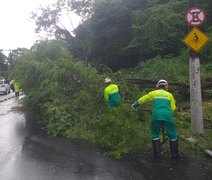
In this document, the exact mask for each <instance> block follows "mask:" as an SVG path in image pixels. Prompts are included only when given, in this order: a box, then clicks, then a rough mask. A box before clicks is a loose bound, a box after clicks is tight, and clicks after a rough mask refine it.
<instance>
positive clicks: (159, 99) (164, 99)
mask: <svg viewBox="0 0 212 180" xmlns="http://www.w3.org/2000/svg"><path fill="white" fill-rule="evenodd" d="M147 101H152V102H153V111H152V120H153V121H154V120H163V121H171V122H173V114H172V111H174V110H175V109H176V105H175V100H174V97H173V95H172V94H171V93H169V92H167V91H165V90H163V89H159V90H154V91H151V92H149V93H148V94H146V95H144V96H143V97H141V98H140V99H138V102H139V103H140V104H142V103H145V102H147Z"/></svg>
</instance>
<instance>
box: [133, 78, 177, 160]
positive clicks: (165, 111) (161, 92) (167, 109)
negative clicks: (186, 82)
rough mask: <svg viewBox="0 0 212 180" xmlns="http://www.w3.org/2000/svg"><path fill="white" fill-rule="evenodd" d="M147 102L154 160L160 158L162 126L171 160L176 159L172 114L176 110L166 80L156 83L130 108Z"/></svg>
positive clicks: (175, 137) (175, 134)
mask: <svg viewBox="0 0 212 180" xmlns="http://www.w3.org/2000/svg"><path fill="white" fill-rule="evenodd" d="M147 101H152V102H153V111H152V127H151V137H152V147H153V154H154V158H155V159H157V158H160V152H161V149H160V130H161V127H162V126H164V127H165V128H166V131H167V135H168V137H169V145H170V151H171V156H172V159H177V158H178V156H179V155H178V154H179V153H178V135H177V133H176V127H175V123H174V120H173V113H172V112H173V111H174V110H175V109H176V105H175V100H174V97H173V95H172V94H171V93H170V92H168V83H167V81H166V80H163V79H162V80H160V81H158V83H157V85H156V90H154V91H151V92H149V93H148V94H146V95H144V96H142V97H141V98H140V99H138V100H137V101H135V102H134V103H133V104H132V105H131V107H132V108H136V107H139V106H141V105H142V104H143V103H145V102H147Z"/></svg>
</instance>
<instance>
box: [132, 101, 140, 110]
mask: <svg viewBox="0 0 212 180" xmlns="http://www.w3.org/2000/svg"><path fill="white" fill-rule="evenodd" d="M139 106H140V103H139V102H138V101H135V102H134V103H133V104H132V105H131V108H137V107H139Z"/></svg>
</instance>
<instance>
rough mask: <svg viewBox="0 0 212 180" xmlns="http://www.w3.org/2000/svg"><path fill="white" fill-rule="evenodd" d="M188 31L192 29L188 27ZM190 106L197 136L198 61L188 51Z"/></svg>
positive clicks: (199, 122) (191, 2) (199, 127)
mask: <svg viewBox="0 0 212 180" xmlns="http://www.w3.org/2000/svg"><path fill="white" fill-rule="evenodd" d="M196 4H197V3H196V0H189V8H193V7H196ZM188 29H189V31H190V30H191V29H192V28H191V27H190V26H189V28H188ZM189 79H190V106H191V127H192V131H193V132H195V133H198V134H202V133H203V132H204V129H203V113H202V94H201V79H200V59H199V55H198V53H196V52H194V51H193V50H192V49H190V53H189Z"/></svg>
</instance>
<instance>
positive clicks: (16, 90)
mask: <svg viewBox="0 0 212 180" xmlns="http://www.w3.org/2000/svg"><path fill="white" fill-rule="evenodd" d="M14 91H15V96H19V91H20V86H19V82H17V81H16V80H15V81H14Z"/></svg>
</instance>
